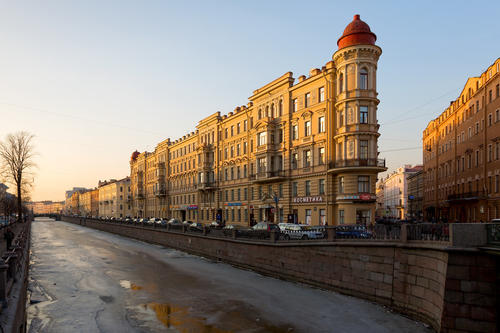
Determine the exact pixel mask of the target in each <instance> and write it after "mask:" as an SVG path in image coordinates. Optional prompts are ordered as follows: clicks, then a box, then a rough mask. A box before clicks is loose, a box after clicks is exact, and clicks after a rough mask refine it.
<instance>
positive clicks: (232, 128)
mask: <svg viewBox="0 0 500 333" xmlns="http://www.w3.org/2000/svg"><path fill="white" fill-rule="evenodd" d="M233 135H234V125H231V136H233Z"/></svg>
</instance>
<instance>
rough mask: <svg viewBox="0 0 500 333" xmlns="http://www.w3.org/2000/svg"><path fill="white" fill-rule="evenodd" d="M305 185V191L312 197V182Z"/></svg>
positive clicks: (308, 181)
mask: <svg viewBox="0 0 500 333" xmlns="http://www.w3.org/2000/svg"><path fill="white" fill-rule="evenodd" d="M304 185H305V186H304V189H305V193H306V196H310V195H311V181H310V180H306V182H305V184H304Z"/></svg>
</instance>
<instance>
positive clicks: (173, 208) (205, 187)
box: [130, 15, 386, 225]
mask: <svg viewBox="0 0 500 333" xmlns="http://www.w3.org/2000/svg"><path fill="white" fill-rule="evenodd" d="M375 40H376V36H375V34H373V33H372V32H371V31H370V28H369V27H368V25H367V24H366V23H364V22H363V21H361V20H360V18H359V15H356V16H355V17H354V20H353V21H352V22H351V23H350V24H349V25H348V26H347V27H346V29H345V30H344V34H343V35H342V36H341V37H340V39H339V40H338V42H337V45H338V50H337V51H336V52H335V53H334V54H333V57H332V59H333V60H332V61H329V62H328V63H326V64H325V66H323V67H322V68H321V69H318V68H313V69H312V70H311V71H310V72H309V76H308V77H306V76H305V75H301V76H299V78H298V80H297V81H296V80H295V79H294V78H293V76H292V73H291V72H288V73H286V74H284V75H282V76H281V77H279V78H277V79H275V80H274V81H272V82H270V83H268V84H266V85H264V86H263V87H261V88H259V89H257V90H255V91H254V92H253V94H252V96H250V98H249V102H248V104H247V105H243V106H239V107H236V108H235V109H234V111H233V112H229V113H228V114H227V115H221V114H220V112H217V113H214V114H212V115H209V116H208V117H206V118H204V119H202V120H200V121H199V122H198V125H197V126H196V130H195V131H194V132H191V133H189V134H188V135H185V136H183V137H182V138H180V139H178V140H175V141H170V140H165V141H163V142H161V143H160V144H159V145H158V146H157V147H156V149H155V151H154V152H143V153H138V152H134V154H132V158H131V161H130V170H131V189H132V197H133V204H132V207H133V215H135V216H138V217H152V216H156V217H164V218H170V217H177V218H179V219H182V220H191V221H199V222H205V223H206V222H210V221H214V220H224V221H226V222H227V223H237V224H238V223H239V224H244V225H251V224H253V223H256V222H258V221H274V222H286V221H289V222H300V223H306V224H311V225H318V224H327V223H328V224H330V225H331V224H354V223H362V224H366V223H372V222H373V221H374V217H375V198H376V196H375V183H376V180H377V174H378V173H379V172H381V171H385V170H386V168H385V161H384V160H381V159H378V158H377V157H378V151H377V139H378V136H379V133H378V129H379V124H378V121H377V105H378V103H379V100H378V98H377V86H376V73H377V62H378V59H379V57H380V55H381V53H382V50H381V49H380V48H379V47H378V46H376V45H375Z"/></svg>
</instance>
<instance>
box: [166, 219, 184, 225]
mask: <svg viewBox="0 0 500 333" xmlns="http://www.w3.org/2000/svg"><path fill="white" fill-rule="evenodd" d="M167 224H168V225H169V226H182V222H181V221H179V220H178V219H170V220H168V222H167Z"/></svg>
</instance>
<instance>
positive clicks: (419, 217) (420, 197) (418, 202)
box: [407, 168, 424, 221]
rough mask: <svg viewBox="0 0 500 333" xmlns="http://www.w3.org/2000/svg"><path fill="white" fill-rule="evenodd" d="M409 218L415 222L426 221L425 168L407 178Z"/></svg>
mask: <svg viewBox="0 0 500 333" xmlns="http://www.w3.org/2000/svg"><path fill="white" fill-rule="evenodd" d="M407 180H408V218H409V219H412V220H415V221H423V219H424V170H423V168H422V169H421V170H419V171H417V172H415V173H414V174H411V175H409V176H408V178H407Z"/></svg>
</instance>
